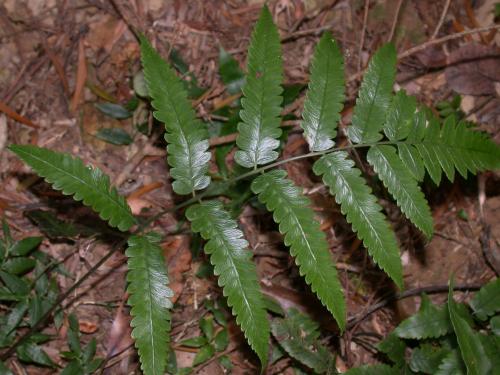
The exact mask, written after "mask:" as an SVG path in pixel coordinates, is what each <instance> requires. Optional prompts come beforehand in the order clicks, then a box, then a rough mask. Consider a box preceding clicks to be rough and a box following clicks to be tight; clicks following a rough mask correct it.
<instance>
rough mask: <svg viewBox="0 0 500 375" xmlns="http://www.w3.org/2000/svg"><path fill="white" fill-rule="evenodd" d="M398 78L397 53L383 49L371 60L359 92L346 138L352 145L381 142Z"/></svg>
mask: <svg viewBox="0 0 500 375" xmlns="http://www.w3.org/2000/svg"><path fill="white" fill-rule="evenodd" d="M395 78H396V49H395V48H394V45H392V44H386V45H384V46H383V47H381V48H380V49H379V50H378V51H377V52H376V53H375V55H374V56H373V57H372V59H371V61H370V63H369V64H368V68H367V70H366V73H365V75H364V77H363V82H362V83H361V87H360V89H359V94H358V99H357V100H356V106H355V107H354V113H353V115H352V125H351V126H349V127H348V128H347V135H348V136H349V139H350V140H351V141H352V142H353V143H370V142H376V141H378V140H380V139H381V138H382V135H381V134H380V130H382V127H383V126H384V122H385V119H386V115H387V110H388V108H389V105H390V104H391V99H392V85H393V84H394V80H395Z"/></svg>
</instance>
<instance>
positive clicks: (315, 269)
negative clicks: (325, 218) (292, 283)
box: [251, 169, 346, 330]
mask: <svg viewBox="0 0 500 375" xmlns="http://www.w3.org/2000/svg"><path fill="white" fill-rule="evenodd" d="M285 177H286V172H285V171H283V170H279V169H275V170H273V171H270V172H268V173H265V174H262V175H260V176H259V177H257V178H256V179H255V180H254V181H253V182H252V185H251V189H252V191H253V192H254V193H255V194H257V195H258V197H259V200H260V201H261V202H262V203H264V204H265V205H266V206H267V209H268V210H269V211H272V212H273V218H274V221H275V222H276V223H278V224H279V231H280V232H281V233H282V234H284V236H285V245H286V246H289V247H290V252H291V253H292V255H293V256H294V257H295V262H296V263H297V265H298V266H299V270H300V274H301V275H302V276H304V277H305V280H306V282H307V284H309V285H311V289H312V290H313V292H315V293H316V294H317V295H318V297H319V299H320V300H321V302H322V303H323V304H324V305H325V306H326V308H327V309H328V310H329V311H330V312H331V313H332V314H333V316H334V318H335V320H336V321H337V323H338V325H339V327H340V329H341V330H344V328H345V319H346V318H345V314H346V313H345V301H344V296H343V293H342V287H341V285H340V282H339V280H338V276H337V271H336V269H335V265H334V263H333V261H332V258H331V254H330V250H329V246H328V243H327V241H326V236H325V234H324V233H323V232H322V231H321V230H320V227H319V223H318V222H317V221H316V220H315V219H314V212H313V210H312V209H311V208H310V207H309V206H310V201H309V199H307V198H306V197H305V196H304V195H303V194H302V192H301V190H300V189H299V188H298V187H296V186H295V185H294V184H293V182H292V181H290V180H288V179H286V178H285Z"/></svg>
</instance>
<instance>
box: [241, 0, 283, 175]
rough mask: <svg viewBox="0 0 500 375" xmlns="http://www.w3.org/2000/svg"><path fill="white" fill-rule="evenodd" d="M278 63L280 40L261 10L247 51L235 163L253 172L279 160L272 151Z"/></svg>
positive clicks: (278, 93)
mask: <svg viewBox="0 0 500 375" xmlns="http://www.w3.org/2000/svg"><path fill="white" fill-rule="evenodd" d="M282 79H283V67H282V61H281V46H280V38H279V34H278V30H277V28H276V25H274V23H273V18H272V15H271V13H270V12H269V9H268V8H267V6H264V7H263V8H262V12H261V14H260V17H259V20H258V21H257V24H256V25H255V29H254V31H253V33H252V39H251V41H250V47H249V49H248V73H247V76H246V83H245V86H244V87H243V98H242V99H241V106H242V110H241V111H240V117H241V120H242V122H240V123H239V124H238V131H239V134H238V138H237V139H236V144H237V145H238V147H239V149H240V150H238V151H236V154H235V156H234V159H235V161H236V162H237V163H238V164H239V165H241V166H243V167H247V168H256V167H257V166H258V165H261V164H267V163H270V162H272V161H273V160H276V159H277V158H278V152H276V151H275V150H276V149H277V148H278V146H279V140H278V139H277V138H278V137H279V136H280V135H281V129H280V117H279V116H280V113H281V102H282V97H281V92H282V91H283V90H282V87H281V81H282Z"/></svg>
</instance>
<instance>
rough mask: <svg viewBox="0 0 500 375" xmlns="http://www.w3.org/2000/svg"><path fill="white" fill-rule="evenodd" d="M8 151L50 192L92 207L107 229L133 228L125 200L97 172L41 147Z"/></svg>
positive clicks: (66, 156)
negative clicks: (48, 188) (37, 175)
mask: <svg viewBox="0 0 500 375" xmlns="http://www.w3.org/2000/svg"><path fill="white" fill-rule="evenodd" d="M9 149H10V150H11V151H12V152H14V153H15V154H16V155H17V156H19V157H20V158H21V159H22V160H23V161H24V162H25V163H26V164H28V165H29V166H30V167H31V168H33V170H34V171H35V172H36V173H37V174H39V175H40V176H42V177H44V178H45V180H46V181H47V182H48V183H50V184H52V187H53V188H54V189H56V190H61V191H62V193H63V194H65V195H73V199H74V200H76V201H82V202H83V204H85V205H86V206H90V207H92V208H93V209H94V210H95V211H96V212H98V213H99V216H100V217H101V218H102V219H104V220H107V221H108V222H109V224H110V225H111V226H113V227H117V228H118V229H120V230H121V231H126V230H128V229H130V227H131V226H132V225H134V224H135V219H134V217H133V216H132V213H131V211H130V207H129V206H128V205H127V202H126V201H125V198H123V197H122V196H120V195H119V194H118V192H117V191H116V189H114V188H111V187H110V182H109V177H108V176H107V175H105V174H104V173H103V172H102V171H101V170H100V169H99V168H92V167H86V166H85V165H84V164H83V162H82V160H81V159H78V158H73V157H72V156H71V155H68V154H64V153H59V152H55V151H51V150H48V149H45V148H41V147H36V146H31V145H11V146H10V147H9Z"/></svg>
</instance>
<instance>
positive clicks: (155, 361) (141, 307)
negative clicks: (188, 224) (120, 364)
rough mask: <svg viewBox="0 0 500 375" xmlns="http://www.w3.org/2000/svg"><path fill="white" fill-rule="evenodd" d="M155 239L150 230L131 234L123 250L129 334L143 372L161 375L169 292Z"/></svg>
mask: <svg viewBox="0 0 500 375" xmlns="http://www.w3.org/2000/svg"><path fill="white" fill-rule="evenodd" d="M159 242H160V236H159V235H158V234H156V233H153V232H152V233H148V234H146V235H143V236H131V237H130V238H129V240H128V245H129V247H128V249H127V251H126V252H125V255H126V256H127V257H128V270H129V271H128V274H127V281H128V283H129V285H128V288H127V292H128V293H129V295H130V297H129V300H128V303H129V305H130V306H132V309H131V311H130V313H131V315H132V317H133V319H132V322H131V326H132V327H133V330H132V337H133V338H134V340H135V346H136V348H137V349H138V351H139V356H140V359H141V368H142V371H143V372H144V374H146V375H149V374H152V375H161V374H163V373H164V370H165V365H166V363H167V356H168V355H167V354H168V342H169V335H168V333H169V331H170V313H169V309H170V308H171V307H172V303H171V302H170V299H169V298H171V297H172V296H173V292H172V291H171V290H170V289H169V288H168V287H167V284H168V277H167V273H166V271H165V261H164V259H163V255H162V250H161V247H160V246H159Z"/></svg>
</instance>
